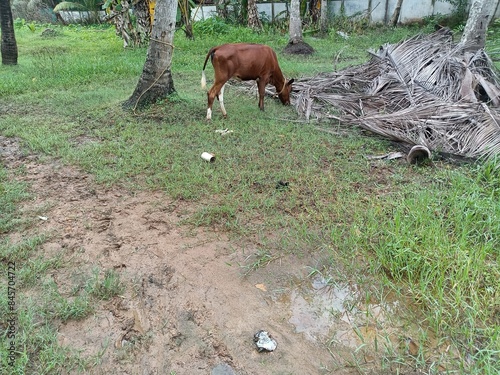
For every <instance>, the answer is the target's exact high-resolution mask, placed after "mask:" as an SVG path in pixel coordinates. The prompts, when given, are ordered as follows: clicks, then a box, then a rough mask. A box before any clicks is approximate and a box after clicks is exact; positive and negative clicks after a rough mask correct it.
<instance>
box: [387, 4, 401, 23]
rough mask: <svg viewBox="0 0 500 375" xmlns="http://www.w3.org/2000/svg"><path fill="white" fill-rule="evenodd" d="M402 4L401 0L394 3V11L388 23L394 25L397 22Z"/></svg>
mask: <svg viewBox="0 0 500 375" xmlns="http://www.w3.org/2000/svg"><path fill="white" fill-rule="evenodd" d="M402 5H403V0H398V2H397V3H396V8H394V13H392V17H391V21H390V25H391V26H396V25H397V24H398V20H399V15H400V14H401V6H402Z"/></svg>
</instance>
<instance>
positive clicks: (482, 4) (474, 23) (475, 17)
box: [460, 0, 497, 51]
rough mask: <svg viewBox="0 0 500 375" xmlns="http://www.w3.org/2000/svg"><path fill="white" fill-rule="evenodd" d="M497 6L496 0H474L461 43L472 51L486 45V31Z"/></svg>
mask: <svg viewBox="0 0 500 375" xmlns="http://www.w3.org/2000/svg"><path fill="white" fill-rule="evenodd" d="M496 6H497V1H494V0H474V1H473V2H472V5H471V7H470V11H469V18H468V19H467V24H466V25H465V29H464V32H463V34H462V39H461V40H460V44H461V45H464V46H466V47H467V49H469V50H471V51H477V50H479V49H481V48H483V47H484V45H485V42H486V31H487V30H488V24H489V23H490V21H491V18H492V17H493V14H494V12H495V9H496Z"/></svg>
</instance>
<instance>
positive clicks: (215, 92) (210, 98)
mask: <svg viewBox="0 0 500 375" xmlns="http://www.w3.org/2000/svg"><path fill="white" fill-rule="evenodd" d="M224 83H225V82H224ZM224 83H222V84H221V83H218V82H215V83H214V85H213V86H212V87H211V88H210V90H208V92H207V97H208V107H207V120H211V119H212V105H213V104H214V100H215V97H216V96H218V94H219V92H220V90H221V88H222V86H224Z"/></svg>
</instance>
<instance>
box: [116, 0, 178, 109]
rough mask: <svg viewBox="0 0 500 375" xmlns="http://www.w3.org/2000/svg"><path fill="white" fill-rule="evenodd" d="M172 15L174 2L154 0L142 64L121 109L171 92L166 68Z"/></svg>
mask: <svg viewBox="0 0 500 375" xmlns="http://www.w3.org/2000/svg"><path fill="white" fill-rule="evenodd" d="M176 16H177V0H157V2H156V6H155V12H154V21H153V30H152V32H151V39H150V42H149V47H148V53H147V57H146V62H145V63H144V68H143V70H142V75H141V77H140V78H139V82H138V83H137V87H136V88H135V91H134V93H133V94H132V96H131V97H130V98H129V99H128V100H127V101H126V102H125V103H124V104H123V106H124V107H125V108H134V109H135V108H136V107H143V106H145V105H147V104H151V103H154V102H156V101H157V100H160V99H165V98H166V97H167V96H168V95H170V94H171V93H173V92H174V91H175V89H174V80H173V78H172V72H171V70H170V68H171V66H172V55H173V51H174V45H173V42H174V32H175V20H176Z"/></svg>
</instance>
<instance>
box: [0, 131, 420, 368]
mask: <svg viewBox="0 0 500 375" xmlns="http://www.w3.org/2000/svg"><path fill="white" fill-rule="evenodd" d="M0 156H1V160H2V162H3V163H4V165H5V166H6V167H7V168H8V169H9V170H11V171H12V172H13V176H14V175H15V176H16V177H15V178H17V179H20V180H23V181H26V182H27V183H28V184H29V186H30V187H31V192H32V194H33V195H34V196H35V199H34V200H31V201H29V202H27V203H26V207H24V212H30V211H31V212H33V210H34V209H36V212H40V216H41V217H42V218H41V219H40V220H39V221H38V222H37V225H36V228H34V229H35V230H36V231H37V232H43V233H48V234H50V236H51V237H50V240H49V241H48V242H46V243H45V244H44V245H43V249H42V251H43V252H45V253H46V254H48V255H50V254H54V253H57V252H60V251H62V252H64V254H65V255H64V265H63V267H61V268H60V269H57V270H55V271H54V272H53V274H52V275H51V277H52V278H53V280H54V281H55V283H56V284H57V285H58V287H59V290H60V291H61V293H63V294H64V293H67V294H66V295H70V294H69V293H70V288H71V287H72V285H73V284H74V280H77V279H78V278H79V277H84V276H85V275H90V274H91V272H92V270H93V269H95V268H96V267H97V268H98V269H99V270H100V272H101V273H103V272H104V271H105V270H111V269H112V270H115V271H116V272H118V273H119V274H120V279H121V280H122V281H123V282H124V284H125V291H124V292H123V294H122V295H120V296H117V297H114V298H113V299H111V300H109V301H102V302H100V303H98V305H97V306H95V308H96V311H95V313H94V314H93V315H91V316H89V317H87V318H85V319H82V320H70V321H68V322H66V323H61V324H60V325H59V327H58V334H59V342H60V344H61V345H63V346H69V347H72V348H74V349H77V350H80V351H81V354H82V356H84V357H86V356H95V358H98V360H97V361H96V365H95V366H94V367H92V368H91V369H90V370H89V371H88V372H87V373H92V374H179V375H184V374H186V375H187V374H214V375H221V374H240V375H244V374H262V375H266V374H301V375H302V374H304V375H305V374H355V373H356V374H359V373H373V374H382V373H384V374H385V373H387V374H390V373H395V372H394V371H395V370H394V369H392V370H394V371H392V370H391V369H390V368H387V369H385V370H382V369H381V367H380V358H379V357H380V353H379V354H377V353H375V352H374V351H372V349H371V348H372V346H371V343H372V342H373V338H374V337H376V336H380V337H382V336H381V335H382V332H383V335H386V336H384V337H390V339H388V341H387V342H389V343H390V344H391V345H392V344H394V345H395V346H398V345H401V342H400V338H401V332H398V331H401V330H402V329H404V328H403V327H398V328H397V329H396V328H394V326H393V325H392V324H391V325H388V323H387V319H386V313H385V312H384V311H383V309H382V308H381V306H377V305H376V304H374V305H370V307H369V310H370V313H369V314H367V313H366V312H367V311H368V307H366V306H365V307H364V308H360V306H359V304H358V305H357V308H356V309H354V308H352V307H351V308H350V309H348V308H346V305H347V302H349V301H351V302H353V301H355V300H356V299H357V294H356V292H355V291H354V289H352V286H349V285H347V284H346V285H340V286H339V288H333V289H332V288H329V289H328V291H326V289H325V288H323V287H324V286H325V282H324V280H322V279H321V278H315V279H311V278H308V277H307V275H308V273H309V272H310V270H311V269H310V268H308V266H314V267H317V266H318V262H321V260H320V259H319V258H320V257H321V254H319V255H318V254H315V257H314V258H309V259H307V258H301V259H297V258H295V257H292V256H288V257H284V258H281V259H280V260H277V261H275V262H272V263H270V264H268V265H267V266H266V267H262V268H259V269H257V270H255V271H253V272H251V273H249V274H248V275H245V269H244V268H242V267H241V265H244V264H246V262H248V257H249V256H250V257H251V256H252V255H253V254H254V253H255V252H256V248H255V246H256V245H253V244H252V243H253V242H252V241H248V243H234V242H233V241H231V240H229V239H228V238H227V236H226V235H225V234H224V233H218V232H216V231H215V232H214V231H211V230H208V229H198V228H197V229H193V228H188V227H186V226H180V225H179V222H180V221H181V220H182V219H183V218H185V217H186V216H187V215H189V213H190V212H191V211H192V209H193V207H192V206H190V205H189V204H187V203H186V202H178V201H173V200H171V199H169V198H168V197H167V196H165V194H164V193H162V192H143V191H140V192H136V193H131V192H129V191H126V190H123V189H120V188H116V187H113V188H106V187H103V186H99V185H97V184H95V183H94V181H93V179H92V177H91V176H89V175H86V174H85V173H82V172H81V171H79V170H77V169H75V168H73V167H68V166H64V165H61V164H60V163H58V162H57V161H53V160H43V161H42V160H41V159H39V158H38V157H37V156H27V157H26V156H23V155H22V153H21V152H20V151H19V148H18V145H17V143H16V142H15V140H12V139H8V138H0ZM21 168H23V169H24V172H23V173H17V174H14V172H15V171H19V170H20V169H21ZM363 310H364V311H363ZM356 311H357V312H358V313H357V312H356ZM355 327H356V328H355ZM261 329H263V330H266V331H268V332H269V333H270V334H271V335H272V336H273V337H274V338H275V339H276V341H277V343H278V346H277V348H276V350H275V351H273V352H258V351H257V350H256V346H255V343H254V342H253V335H254V334H255V333H256V332H257V331H259V330H261ZM363 341H364V342H365V343H366V344H369V345H366V346H363V345H362V344H363ZM380 345H382V344H380ZM360 347H361V348H362V349H360ZM354 358H356V361H358V363H359V364H360V366H361V367H357V368H356V367H355V366H353V362H356V361H354V360H353V359H354ZM400 373H406V374H408V373H412V372H410V371H406V372H405V371H402V372H401V371H400Z"/></svg>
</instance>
